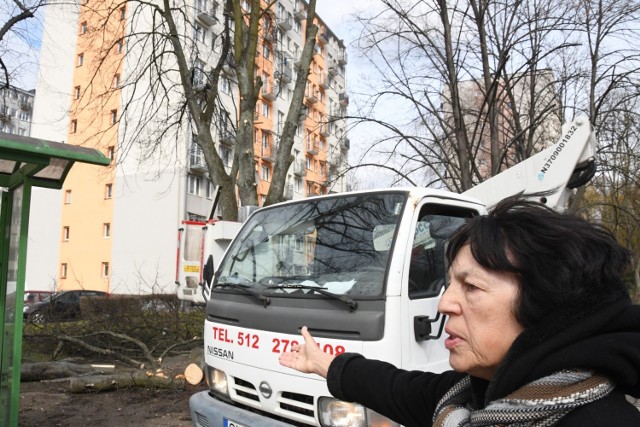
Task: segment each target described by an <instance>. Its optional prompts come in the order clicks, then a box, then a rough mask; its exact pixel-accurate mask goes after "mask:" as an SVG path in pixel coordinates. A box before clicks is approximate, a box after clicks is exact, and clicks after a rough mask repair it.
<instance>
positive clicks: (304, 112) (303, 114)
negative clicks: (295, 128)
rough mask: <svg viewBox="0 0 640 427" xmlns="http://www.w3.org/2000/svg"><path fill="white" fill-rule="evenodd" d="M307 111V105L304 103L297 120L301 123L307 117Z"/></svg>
mask: <svg viewBox="0 0 640 427" xmlns="http://www.w3.org/2000/svg"><path fill="white" fill-rule="evenodd" d="M308 112H309V107H307V106H306V105H303V106H302V109H301V110H300V115H299V116H298V122H299V123H302V122H304V119H306V118H307V113H308Z"/></svg>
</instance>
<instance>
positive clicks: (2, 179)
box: [0, 132, 110, 189]
mask: <svg viewBox="0 0 640 427" xmlns="http://www.w3.org/2000/svg"><path fill="white" fill-rule="evenodd" d="M77 161H78V162H81V163H89V164H93V165H101V166H107V165H109V163H110V160H109V159H108V158H107V157H106V156H105V155H104V154H102V153H101V152H99V151H98V150H96V149H93V148H86V147H80V146H77V145H70V144H62V143H60V142H53V141H47V140H44V139H36V138H31V137H24V136H19V135H11V134H8V133H3V132H0V187H9V188H10V187H12V186H14V185H16V184H19V183H20V182H22V181H23V180H24V178H25V177H27V176H30V177H31V178H32V180H33V181H32V182H33V185H34V186H37V187H46V188H55V189H60V188H62V184H63V183H64V180H65V178H66V177H67V174H68V173H69V170H70V169H71V166H73V164H74V163H75V162H77Z"/></svg>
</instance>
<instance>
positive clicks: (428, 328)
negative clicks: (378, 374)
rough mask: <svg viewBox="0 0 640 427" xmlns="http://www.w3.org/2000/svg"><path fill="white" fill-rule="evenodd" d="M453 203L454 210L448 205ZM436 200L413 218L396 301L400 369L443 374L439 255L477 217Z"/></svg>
mask: <svg viewBox="0 0 640 427" xmlns="http://www.w3.org/2000/svg"><path fill="white" fill-rule="evenodd" d="M453 203H455V205H453ZM459 204H460V202H453V201H447V200H441V201H437V202H436V203H434V201H433V199H432V200H431V201H430V202H429V203H424V204H423V205H422V206H421V207H420V209H419V210H417V211H416V212H418V215H417V217H416V218H415V224H414V236H413V242H412V243H411V245H410V248H408V250H407V252H408V253H407V254H406V257H407V259H406V261H405V266H407V267H408V268H405V269H404V271H405V277H404V280H403V283H404V288H403V292H402V293H403V297H402V306H403V310H402V312H403V313H405V314H403V315H402V318H403V321H404V322H405V324H404V325H403V328H402V330H403V331H405V334H404V337H403V340H404V342H403V346H402V348H403V352H402V353H403V354H402V359H403V367H404V368H406V369H419V370H424V371H430V372H441V371H443V370H446V369H449V363H448V358H449V352H448V351H447V350H446V349H445V347H444V330H443V329H444V322H445V318H444V316H442V315H440V314H439V313H438V301H439V300H440V296H441V295H442V293H443V292H444V287H445V284H446V283H447V281H448V267H449V266H448V265H447V262H446V257H445V251H446V246H447V242H448V240H449V238H450V237H451V236H452V234H453V233H454V232H455V231H456V230H457V229H458V228H459V227H460V226H461V225H462V224H463V223H464V221H465V219H466V218H470V217H473V216H475V215H478V211H477V210H476V209H474V208H473V207H472V206H473V205H470V206H469V207H462V206H460V205H459Z"/></svg>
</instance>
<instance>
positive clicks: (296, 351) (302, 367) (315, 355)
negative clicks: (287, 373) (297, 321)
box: [279, 326, 335, 378]
mask: <svg viewBox="0 0 640 427" xmlns="http://www.w3.org/2000/svg"><path fill="white" fill-rule="evenodd" d="M301 333H302V337H303V338H304V344H300V345H294V346H292V347H291V351H287V352H285V353H282V354H281V355H280V358H279V360H280V364H281V365H283V366H286V367H288V368H293V369H295V370H296V371H300V372H304V373H305V374H318V375H320V376H321V377H322V378H327V372H328V371H329V365H331V362H332V361H333V359H334V357H335V356H333V355H331V354H328V353H325V352H323V351H322V350H320V347H319V346H318V344H317V343H316V342H315V341H314V339H313V337H312V336H311V334H310V333H309V331H307V327H306V326H303V327H302V330H301Z"/></svg>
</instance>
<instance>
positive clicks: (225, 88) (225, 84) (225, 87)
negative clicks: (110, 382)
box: [220, 76, 231, 95]
mask: <svg viewBox="0 0 640 427" xmlns="http://www.w3.org/2000/svg"><path fill="white" fill-rule="evenodd" d="M220 90H221V91H222V93H226V94H227V95H230V94H231V81H230V80H229V79H228V78H226V77H222V76H221V77H220Z"/></svg>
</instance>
